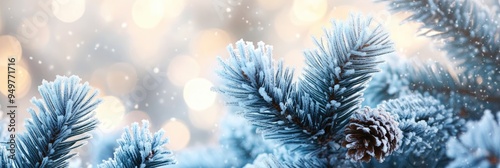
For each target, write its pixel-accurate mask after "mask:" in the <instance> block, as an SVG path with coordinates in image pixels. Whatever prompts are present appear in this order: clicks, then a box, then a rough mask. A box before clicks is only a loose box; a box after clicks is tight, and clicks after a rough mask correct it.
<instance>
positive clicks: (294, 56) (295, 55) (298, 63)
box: [283, 49, 306, 79]
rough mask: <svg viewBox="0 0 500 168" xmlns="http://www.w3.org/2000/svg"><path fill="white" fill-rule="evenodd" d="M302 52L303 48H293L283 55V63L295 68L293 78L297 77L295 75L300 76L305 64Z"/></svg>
mask: <svg viewBox="0 0 500 168" xmlns="http://www.w3.org/2000/svg"><path fill="white" fill-rule="evenodd" d="M303 53H304V51H303V50H299V49H293V50H290V51H289V52H288V53H287V54H286V55H285V56H284V57H283V60H284V61H285V65H286V66H288V67H291V68H294V69H295V71H294V75H293V76H294V78H295V79H297V77H299V76H302V72H303V69H304V66H305V65H306V63H305V57H304V54H303Z"/></svg>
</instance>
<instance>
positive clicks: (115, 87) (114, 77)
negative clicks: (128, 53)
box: [106, 63, 137, 94]
mask: <svg viewBox="0 0 500 168" xmlns="http://www.w3.org/2000/svg"><path fill="white" fill-rule="evenodd" d="M106 82H107V84H108V89H109V90H111V92H113V93H116V94H126V93H129V92H131V91H132V90H133V89H134V88H135V85H136V83H137V73H136V71H135V68H134V66H133V65H131V64H129V63H116V64H113V65H111V66H110V67H109V68H108V72H107V75H106Z"/></svg>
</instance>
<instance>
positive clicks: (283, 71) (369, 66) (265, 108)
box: [217, 15, 393, 165]
mask: <svg viewBox="0 0 500 168" xmlns="http://www.w3.org/2000/svg"><path fill="white" fill-rule="evenodd" d="M371 26H373V25H372V24H371V19H370V18H363V17H360V16H358V15H353V16H351V17H350V18H349V19H348V20H347V21H345V22H340V21H333V22H332V29H331V30H325V36H324V37H323V38H321V39H317V40H315V42H316V45H317V48H316V49H315V50H311V51H308V52H306V53H305V55H306V63H307V67H306V68H305V74H304V75H303V76H302V80H301V81H299V82H297V83H298V84H296V83H295V82H293V81H292V79H293V71H292V70H290V69H289V68H284V66H283V62H282V61H278V62H277V63H275V61H274V60H273V59H272V51H271V50H272V47H271V46H265V45H264V43H262V42H261V43H259V44H258V47H257V48H255V47H254V46H253V44H252V43H246V44H245V43H244V42H243V41H239V42H238V43H237V44H236V48H232V47H229V48H228V50H229V53H230V58H229V59H228V60H227V61H222V60H221V61H220V62H221V65H222V68H223V69H222V70H220V71H219V75H220V76H221V78H222V80H223V81H224V82H223V85H222V86H221V87H219V88H217V90H218V91H219V92H220V93H223V94H225V95H227V96H228V97H230V98H229V99H228V100H231V101H229V104H230V105H234V106H239V107H242V108H243V110H242V111H241V113H242V114H243V115H244V116H245V117H246V118H247V119H248V120H249V121H250V122H252V123H253V124H254V125H255V126H256V127H257V128H258V130H259V131H261V132H262V134H263V136H264V138H265V139H270V140H274V141H275V142H277V143H278V144H281V145H286V146H287V149H289V150H290V151H291V152H299V153H301V154H303V157H305V158H314V157H318V158H323V160H324V161H326V162H327V163H329V164H331V165H336V164H338V163H334V162H331V160H334V159H332V158H341V157H339V156H337V154H338V151H339V149H340V147H339V146H340V145H338V143H339V142H340V140H341V139H342V137H343V128H344V127H345V125H346V124H347V122H348V120H349V118H350V116H351V114H352V113H353V112H354V111H355V110H357V109H358V108H359V106H360V104H361V101H362V98H361V97H362V92H363V90H364V88H365V86H366V82H368V81H369V80H370V78H371V74H372V73H374V72H376V71H377V69H376V68H375V66H376V65H377V64H378V63H379V62H380V61H378V60H377V57H378V56H381V55H384V54H387V53H391V52H393V44H392V42H391V41H390V40H389V38H388V34H387V33H386V32H385V31H384V30H383V29H382V28H381V27H380V26H379V25H375V26H373V27H371ZM346 39H347V40H346ZM333 154H335V156H333ZM342 155H344V153H342ZM342 157H343V156H342ZM326 158H328V159H326Z"/></svg>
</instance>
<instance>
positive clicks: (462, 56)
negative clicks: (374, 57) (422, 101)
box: [383, 0, 500, 119]
mask: <svg viewBox="0 0 500 168" xmlns="http://www.w3.org/2000/svg"><path fill="white" fill-rule="evenodd" d="M383 1H390V5H389V7H390V9H391V10H393V11H405V12H411V15H410V17H409V18H408V19H407V20H410V21H417V22H421V23H423V24H422V27H421V29H422V30H423V31H424V33H422V34H423V35H426V36H429V37H433V38H435V39H437V40H439V41H443V42H444V43H443V45H444V46H443V48H444V49H445V51H447V52H448V58H449V60H451V61H452V62H453V63H454V64H455V65H452V67H457V68H455V69H453V70H452V71H453V73H455V72H456V73H457V75H456V76H457V77H456V79H458V80H455V81H450V80H447V79H444V80H439V79H437V78H429V79H428V78H427V77H428V76H430V77H435V76H441V77H445V78H447V77H446V76H448V74H450V72H449V70H448V69H446V68H442V67H444V66H440V65H439V66H435V65H432V66H435V67H437V68H424V70H418V71H422V72H424V73H420V76H419V75H414V74H413V73H412V71H414V70H408V69H400V70H398V71H400V74H409V75H408V76H407V78H410V79H408V80H409V81H410V82H409V86H412V87H414V88H413V89H412V90H415V89H418V90H420V91H421V92H430V93H431V94H432V95H434V96H435V97H436V98H438V99H440V100H441V101H443V102H447V103H445V104H448V103H449V104H450V106H449V107H452V108H454V109H455V110H454V111H455V112H456V113H459V114H461V115H462V116H464V117H465V118H471V119H479V118H480V117H481V116H482V112H483V111H484V110H485V109H500V103H499V102H500V90H499V89H498V88H499V87H500V83H499V82H497V81H500V71H498V65H500V52H498V51H500V40H499V38H500V29H499V25H498V22H497V21H496V19H495V18H497V17H498V16H494V14H492V13H491V12H490V11H491V10H489V9H487V8H485V7H484V5H482V4H480V3H479V1H469V0H458V1H455V0H426V1H413V0H383ZM394 66H396V65H394ZM409 66H410V67H412V68H415V66H414V65H409ZM396 69H397V67H396ZM453 73H451V74H453ZM433 74H434V75H433Z"/></svg>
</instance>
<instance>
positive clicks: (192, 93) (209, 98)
mask: <svg viewBox="0 0 500 168" xmlns="http://www.w3.org/2000/svg"><path fill="white" fill-rule="evenodd" d="M212 86H213V85H212V83H211V82H210V81H208V80H206V79H203V78H195V79H192V80H190V81H189V82H187V83H186V85H185V86H184V93H183V95H184V101H185V102H186V104H187V105H188V107H189V108H191V109H193V110H197V111H201V110H205V109H207V108H209V107H210V106H212V105H213V104H214V102H215V97H216V93H215V92H213V91H211V90H210V89H211V88H212Z"/></svg>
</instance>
